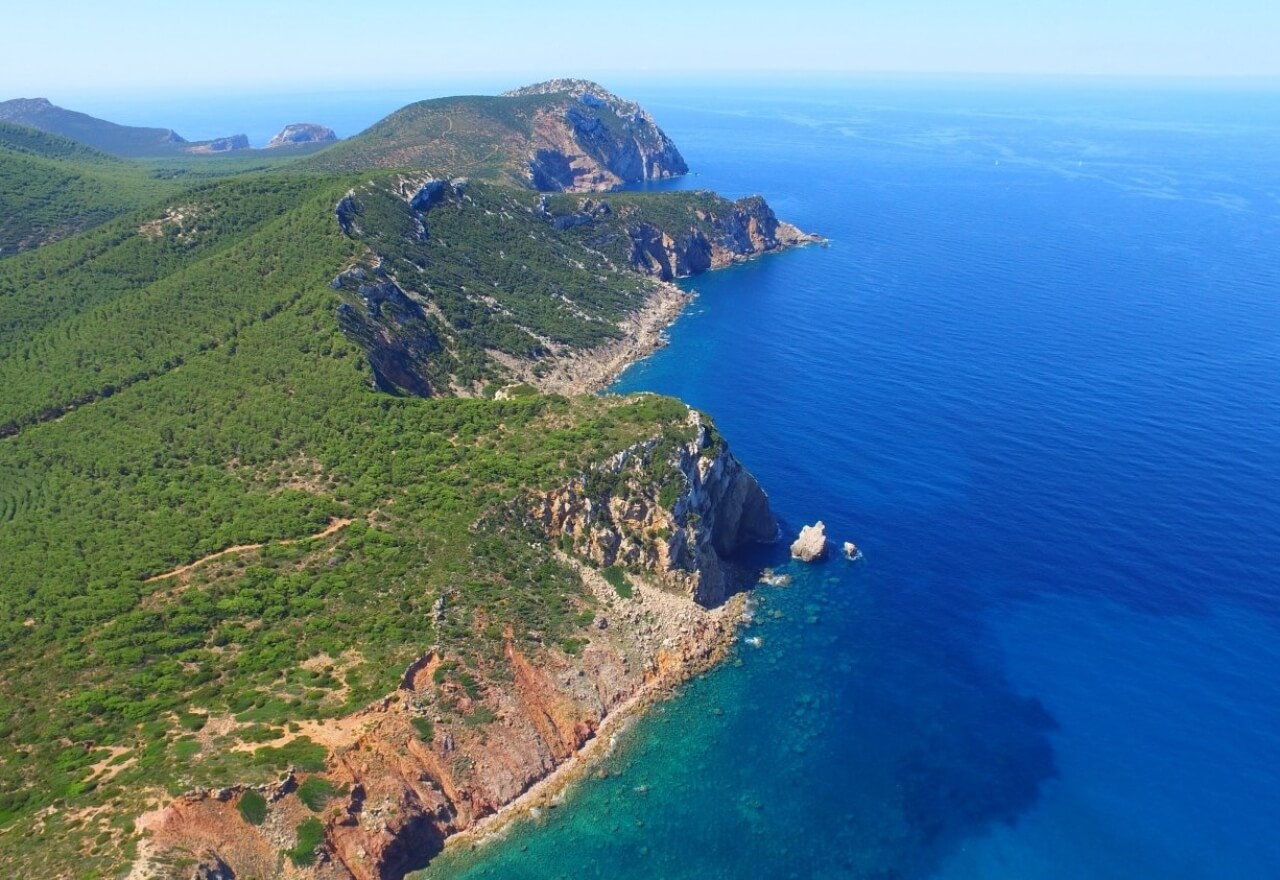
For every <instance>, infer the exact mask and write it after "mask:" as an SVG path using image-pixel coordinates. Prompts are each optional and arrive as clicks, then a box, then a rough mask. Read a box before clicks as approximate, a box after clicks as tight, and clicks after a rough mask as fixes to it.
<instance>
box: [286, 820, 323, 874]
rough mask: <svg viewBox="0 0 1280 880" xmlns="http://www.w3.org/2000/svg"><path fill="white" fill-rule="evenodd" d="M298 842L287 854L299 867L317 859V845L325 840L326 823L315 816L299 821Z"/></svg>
mask: <svg viewBox="0 0 1280 880" xmlns="http://www.w3.org/2000/svg"><path fill="white" fill-rule="evenodd" d="M297 832H298V842H297V843H296V844H294V847H293V849H291V850H288V851H287V852H286V853H285V855H287V856H288V857H289V861H291V862H293V863H294V864H295V865H297V866H298V867H299V868H304V867H306V866H307V865H310V864H312V863H313V862H315V860H316V847H317V846H319V845H320V844H321V843H322V842H323V841H324V825H323V823H321V821H320V820H319V819H317V818H315V817H314V816H312V817H311V818H310V819H305V820H303V821H302V822H299V823H298V829H297Z"/></svg>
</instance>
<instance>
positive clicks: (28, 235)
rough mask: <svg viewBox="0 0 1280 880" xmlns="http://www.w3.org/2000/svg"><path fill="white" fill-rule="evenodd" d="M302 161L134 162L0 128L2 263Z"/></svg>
mask: <svg viewBox="0 0 1280 880" xmlns="http://www.w3.org/2000/svg"><path fill="white" fill-rule="evenodd" d="M297 156H298V153H297V152H296V151H289V152H288V153H276V152H273V153H272V154H267V155H264V154H261V153H255V154H253V155H241V156H186V155H175V156H172V157H169V158H164V159H152V160H137V161H129V160H125V159H120V158H117V157H115V156H111V155H108V154H106V153H103V152H99V151H98V150H95V149H92V148H90V147H87V146H85V145H84V144H81V143H77V142H76V141H72V140H68V139H66V138H64V137H61V136H59V135H56V134H50V133H47V132H43V131H39V130H37V129H33V128H27V127H24V126H20V125H14V124H12V123H7V122H0V257H6V256H12V255H13V254H15V253H18V252H21V251H26V250H31V249H33V248H37V247H40V246H42V245H46V244H49V243H51V242H54V241H58V240H60V239H63V238H66V237H68V236H70V235H73V234H75V233H77V232H80V231H83V230H86V229H92V228H93V227H95V226H98V225H99V224H102V223H105V222H106V221H108V220H111V219H112V218H114V217H118V216H120V215H121V214H125V213H129V212H131V211H134V210H135V209H137V208H142V207H144V206H147V205H151V204H155V203H157V202H159V201H160V200H161V199H163V198H165V197H166V196H169V195H172V194H173V193H176V192H179V191H181V190H183V189H185V188H187V187H189V186H191V185H193V184H195V183H199V182H201V181H208V180H216V179H221V178H226V177H231V176H243V175H248V174H255V173H266V172H270V171H274V170H278V169H281V168H287V167H288V166H289V165H290V164H291V163H292V162H294V161H295V160H296V159H297ZM135 225H136V224H135Z"/></svg>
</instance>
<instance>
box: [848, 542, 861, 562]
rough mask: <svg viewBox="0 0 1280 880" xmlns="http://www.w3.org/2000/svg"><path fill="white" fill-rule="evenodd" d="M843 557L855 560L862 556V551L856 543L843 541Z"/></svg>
mask: <svg viewBox="0 0 1280 880" xmlns="http://www.w3.org/2000/svg"><path fill="white" fill-rule="evenodd" d="M844 558H845V559H849V560H856V559H861V558H862V551H861V550H859V549H858V545H857V544H855V543H853V542H852V541H845V542H844Z"/></svg>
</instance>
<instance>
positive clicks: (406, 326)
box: [330, 212, 442, 397]
mask: <svg viewBox="0 0 1280 880" xmlns="http://www.w3.org/2000/svg"><path fill="white" fill-rule="evenodd" d="M339 216H341V212H339ZM330 286H331V287H332V288H333V289H334V290H348V291H354V292H355V294H356V296H357V297H358V299H357V301H356V303H352V302H344V303H342V304H341V305H339V306H338V325H339V326H340V327H341V328H342V330H343V332H344V333H345V334H346V335H347V336H348V337H350V338H351V339H353V340H355V341H356V342H357V343H358V344H359V345H360V347H361V348H363V349H364V351H365V354H366V355H368V358H369V366H370V367H371V368H372V370H373V379H374V384H375V385H376V386H377V388H378V389H379V390H380V391H385V392H388V393H390V394H412V395H416V396H418V397H429V396H431V394H432V388H431V383H430V379H429V378H428V373H429V366H428V361H429V359H430V357H431V355H433V354H435V353H437V352H439V351H440V350H441V347H442V346H441V342H440V337H439V334H438V332H437V330H436V328H435V326H434V321H433V320H432V319H431V318H430V317H429V316H428V315H427V313H426V311H425V310H424V309H423V307H422V306H421V305H420V304H419V303H418V302H416V301H415V300H413V299H411V298H410V297H409V296H408V295H407V294H406V293H405V292H404V291H403V290H401V289H400V287H399V286H398V285H397V284H396V283H395V282H394V281H391V280H389V279H388V278H387V277H386V276H385V275H382V274H375V273H369V272H366V271H365V270H364V269H362V268H359V267H356V268H353V269H351V270H348V271H346V272H344V273H342V274H341V275H339V276H338V277H337V278H335V279H334V280H333V282H332V283H331V285H330Z"/></svg>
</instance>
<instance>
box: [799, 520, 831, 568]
mask: <svg viewBox="0 0 1280 880" xmlns="http://www.w3.org/2000/svg"><path fill="white" fill-rule="evenodd" d="M826 555H827V527H826V525H824V524H823V522H822V520H818V522H817V523H815V524H814V525H811V526H805V527H804V528H802V529H801V530H800V537H798V538H796V540H795V542H794V543H793V544H792V545H791V558H792V559H799V560H800V561H801V562H813V561H814V560H817V559H825V558H826Z"/></svg>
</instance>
